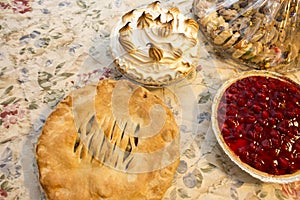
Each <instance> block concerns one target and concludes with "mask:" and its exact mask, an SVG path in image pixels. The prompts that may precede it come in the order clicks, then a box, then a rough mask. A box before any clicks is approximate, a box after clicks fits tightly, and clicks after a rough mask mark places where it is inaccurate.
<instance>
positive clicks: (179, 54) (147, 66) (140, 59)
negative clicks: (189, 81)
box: [111, 1, 199, 86]
mask: <svg viewBox="0 0 300 200" xmlns="http://www.w3.org/2000/svg"><path fill="white" fill-rule="evenodd" d="M111 52H112V56H113V59H114V62H115V64H116V67H117V69H118V70H119V71H120V72H121V73H122V74H123V75H124V76H125V77H127V78H129V79H131V80H133V81H135V82H138V83H140V84H143V85H146V86H164V85H168V84H171V83H174V82H177V81H179V80H181V79H183V78H185V77H187V76H188V75H189V74H190V73H192V72H193V71H194V70H195V65H196V63H197V61H198V60H197V58H199V42H198V24H197V22H196V21H195V20H193V19H191V18H187V17H185V16H184V15H183V14H181V13H180V10H179V9H178V8H177V7H170V8H163V7H162V6H161V5H160V3H159V2H158V1H156V2H153V3H151V4H149V5H147V6H145V7H141V8H135V9H132V10H129V11H128V12H127V13H125V14H124V15H123V16H122V17H121V18H120V20H119V22H118V23H117V24H116V26H115V27H114V30H113V32H112V37H111Z"/></svg>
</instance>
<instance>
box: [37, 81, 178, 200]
mask: <svg viewBox="0 0 300 200" xmlns="http://www.w3.org/2000/svg"><path fill="white" fill-rule="evenodd" d="M117 83H118V81H113V80H104V81H100V82H99V84H98V85H97V88H96V95H95V101H94V103H95V110H96V119H97V120H98V121H101V117H103V116H108V115H111V114H112V108H111V106H110V105H111V101H112V98H111V96H112V91H113V89H114V87H115V86H116V84H117ZM122 84H124V89H129V90H130V88H133V87H136V86H134V85H133V84H132V83H130V82H127V81H123V83H122ZM84 92H87V95H86V96H87V98H88V93H89V90H83V93H84ZM83 93H77V94H80V95H83ZM74 98H78V96H76V93H74V92H73V93H71V94H70V95H69V96H67V97H66V98H65V99H64V100H63V101H62V102H60V103H59V104H58V105H57V107H56V109H55V110H54V111H53V112H52V113H51V114H50V116H49V117H48V119H47V121H46V123H45V125H44V127H43V130H42V133H41V135H40V137H39V139H38V145H37V149H36V159H37V164H38V168H39V178H40V183H41V185H42V187H43V189H44V191H45V193H46V196H47V199H51V200H54V199H58V200H65V199H70V200H76V199H78V200H85V199H111V200H118V199H120V200H121V199H122V200H125V199H130V200H135V199H139V200H142V199H144V200H155V199H162V198H163V195H164V193H165V192H166V190H167V189H168V188H169V187H170V185H171V183H172V180H173V177H174V173H175V170H176V168H177V166H178V163H179V157H176V159H175V160H174V161H173V162H170V163H169V164H168V165H167V166H165V167H162V168H160V169H157V170H155V171H150V172H144V173H132V172H130V173H128V172H126V171H120V170H116V169H113V168H111V167H109V166H106V165H104V164H103V163H101V162H100V161H98V160H97V159H95V158H94V157H93V155H91V154H90V153H89V152H88V150H87V149H86V148H85V146H84V144H83V142H82V141H81V140H80V137H79V136H78V133H77V132H78V131H77V129H76V124H75V121H74V114H73V110H72V109H73V106H74V105H73V104H74ZM87 101H88V100H87ZM87 101H86V102H87ZM91 102H93V101H91ZM154 104H159V105H161V106H163V108H165V110H166V120H165V123H164V126H163V127H162V128H161V130H160V132H159V133H157V134H156V135H155V136H151V137H148V138H143V139H141V140H139V144H138V145H137V146H135V147H133V148H132V153H134V152H143V153H148V152H154V151H157V150H159V149H161V148H163V147H164V146H165V145H167V144H168V143H170V141H171V140H177V139H178V138H179V130H178V126H177V124H176V122H175V120H174V117H173V115H172V112H171V110H170V109H169V108H167V106H166V105H165V104H164V103H163V102H162V101H161V100H160V99H159V98H158V97H156V96H155V95H153V94H151V93H150V92H149V91H148V90H146V89H144V88H142V87H137V89H136V90H135V91H134V93H133V95H132V97H131V98H130V101H129V112H130V115H131V117H132V119H133V121H139V123H140V124H141V126H144V125H147V124H149V122H150V121H151V120H150V116H149V111H150V108H151V105H154ZM83 108H84V106H83ZM154 120H157V119H154ZM102 126H107V127H108V129H107V130H109V126H112V125H111V124H104V125H102ZM120 133H121V130H116V134H115V135H114V137H120V136H118V134H120ZM105 134H106V135H107V134H108V132H105ZM124 137H130V136H128V135H125V136H124ZM112 140H114V139H112ZM128 140H130V138H128V139H127V140H126V141H128ZM175 144H176V147H175V148H174V149H177V150H178V151H176V152H172V153H174V154H177V153H178V152H179V144H178V143H175ZM118 146H119V147H120V148H121V149H126V146H127V142H126V144H125V143H124V144H123V143H122V142H120V143H119V144H118ZM141 166H143V165H141Z"/></svg>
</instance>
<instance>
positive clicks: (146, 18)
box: [137, 11, 153, 29]
mask: <svg viewBox="0 0 300 200" xmlns="http://www.w3.org/2000/svg"><path fill="white" fill-rule="evenodd" d="M152 22H153V20H152V15H151V14H149V13H146V12H145V11H144V12H143V14H142V15H141V16H140V17H139V19H138V21H137V28H140V29H144V28H149V27H150V25H151V23H152Z"/></svg>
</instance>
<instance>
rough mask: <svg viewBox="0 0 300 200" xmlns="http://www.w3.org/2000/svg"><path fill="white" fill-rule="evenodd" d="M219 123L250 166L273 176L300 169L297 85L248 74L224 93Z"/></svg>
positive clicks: (299, 119) (238, 152) (299, 115)
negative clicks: (248, 75)
mask: <svg viewBox="0 0 300 200" xmlns="http://www.w3.org/2000/svg"><path fill="white" fill-rule="evenodd" d="M217 119H218V125H219V128H220V130H221V133H222V136H223V138H224V140H225V142H226V144H227V145H228V146H229V148H230V149H231V150H232V151H233V152H234V153H235V154H236V155H237V156H238V157H239V158H240V159H241V160H242V161H243V162H245V163H247V164H248V165H250V166H252V167H253V168H255V169H257V170H260V171H263V172H266V173H269V174H274V175H283V174H291V173H294V172H295V171H297V170H299V169H300V87H299V86H298V85H297V84H295V83H292V82H289V81H285V80H279V79H276V78H272V77H264V76H250V77H246V78H243V79H240V80H238V81H237V82H235V83H233V84H232V85H230V86H229V87H228V88H227V89H226V91H225V92H224V94H223V96H222V98H221V101H220V104H219V107H218V115H217Z"/></svg>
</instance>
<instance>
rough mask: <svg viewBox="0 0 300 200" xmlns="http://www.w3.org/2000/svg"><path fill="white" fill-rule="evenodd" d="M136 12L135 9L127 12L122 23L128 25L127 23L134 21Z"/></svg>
mask: <svg viewBox="0 0 300 200" xmlns="http://www.w3.org/2000/svg"><path fill="white" fill-rule="evenodd" d="M135 10H136V9H133V10H131V11H129V12H127V13H126V14H124V15H123V16H122V21H123V23H126V22H128V21H131V20H132V18H133V17H134V11H135Z"/></svg>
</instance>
